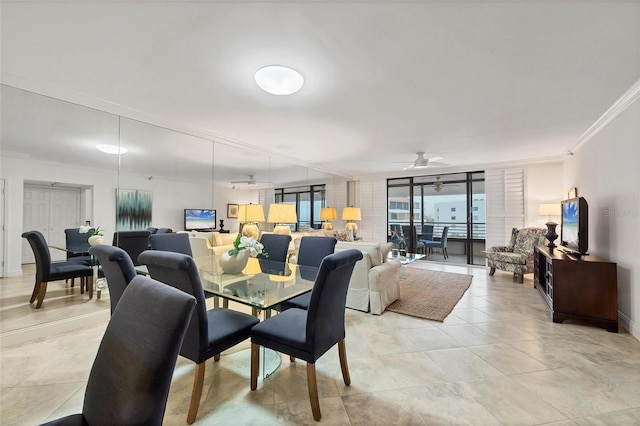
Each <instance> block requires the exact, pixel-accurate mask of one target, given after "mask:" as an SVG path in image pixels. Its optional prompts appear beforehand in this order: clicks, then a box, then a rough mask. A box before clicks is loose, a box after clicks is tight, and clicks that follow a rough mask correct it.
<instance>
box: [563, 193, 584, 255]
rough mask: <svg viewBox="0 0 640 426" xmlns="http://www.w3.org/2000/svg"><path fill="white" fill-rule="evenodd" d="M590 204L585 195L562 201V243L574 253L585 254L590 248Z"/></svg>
mask: <svg viewBox="0 0 640 426" xmlns="http://www.w3.org/2000/svg"><path fill="white" fill-rule="evenodd" d="M588 218H589V206H588V205H587V201H586V200H585V199H584V198H583V197H579V198H571V199H568V200H564V201H563V202H562V223H561V225H560V241H561V244H562V245H563V246H564V247H566V248H567V249H569V251H571V252H574V253H580V254H585V253H587V248H588V236H587V231H588V225H589V222H588Z"/></svg>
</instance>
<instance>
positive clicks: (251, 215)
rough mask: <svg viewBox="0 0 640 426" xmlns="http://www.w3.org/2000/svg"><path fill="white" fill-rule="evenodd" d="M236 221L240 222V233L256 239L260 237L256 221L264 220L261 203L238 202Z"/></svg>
mask: <svg viewBox="0 0 640 426" xmlns="http://www.w3.org/2000/svg"><path fill="white" fill-rule="evenodd" d="M238 222H240V223H241V224H242V235H244V236H246V237H252V238H253V239H255V240H257V239H258V238H259V237H260V228H258V222H264V209H263V208H262V204H240V206H238Z"/></svg>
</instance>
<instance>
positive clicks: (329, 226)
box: [322, 221, 333, 231]
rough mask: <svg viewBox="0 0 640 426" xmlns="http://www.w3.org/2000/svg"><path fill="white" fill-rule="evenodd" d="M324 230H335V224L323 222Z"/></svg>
mask: <svg viewBox="0 0 640 426" xmlns="http://www.w3.org/2000/svg"><path fill="white" fill-rule="evenodd" d="M322 229H325V230H327V231H331V230H332V229H333V223H331V222H329V221H326V222H322Z"/></svg>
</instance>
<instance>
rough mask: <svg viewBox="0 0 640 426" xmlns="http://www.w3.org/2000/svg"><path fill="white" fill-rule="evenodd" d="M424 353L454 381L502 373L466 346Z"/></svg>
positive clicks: (500, 374)
mask: <svg viewBox="0 0 640 426" xmlns="http://www.w3.org/2000/svg"><path fill="white" fill-rule="evenodd" d="M425 353H426V355H427V356H428V357H429V358H431V359H432V360H433V362H434V363H436V365H438V367H440V368H441V369H442V370H443V371H444V372H445V373H447V374H448V375H449V376H451V377H452V378H453V379H454V380H455V381H463V380H474V379H481V378H484V377H494V376H502V375H503V374H502V373H501V372H500V370H498V369H496V368H494V367H493V366H491V364H489V363H487V362H486V361H484V360H483V359H482V358H480V357H479V356H477V355H476V354H474V353H473V352H471V350H469V349H468V348H453V349H439V350H436V351H428V352H425Z"/></svg>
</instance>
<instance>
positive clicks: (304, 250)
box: [297, 237, 338, 267]
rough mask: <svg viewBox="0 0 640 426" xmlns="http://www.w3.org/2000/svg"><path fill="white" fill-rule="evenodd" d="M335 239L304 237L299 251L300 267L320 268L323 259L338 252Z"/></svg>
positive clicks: (301, 239)
mask: <svg viewBox="0 0 640 426" xmlns="http://www.w3.org/2000/svg"><path fill="white" fill-rule="evenodd" d="M337 242H338V241H337V240H336V239H335V238H334V237H302V238H300V247H299V249H298V261H297V263H298V265H306V266H315V267H318V266H320V263H322V259H324V258H325V257H326V256H329V255H330V254H333V252H335V250H336V243H337Z"/></svg>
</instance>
